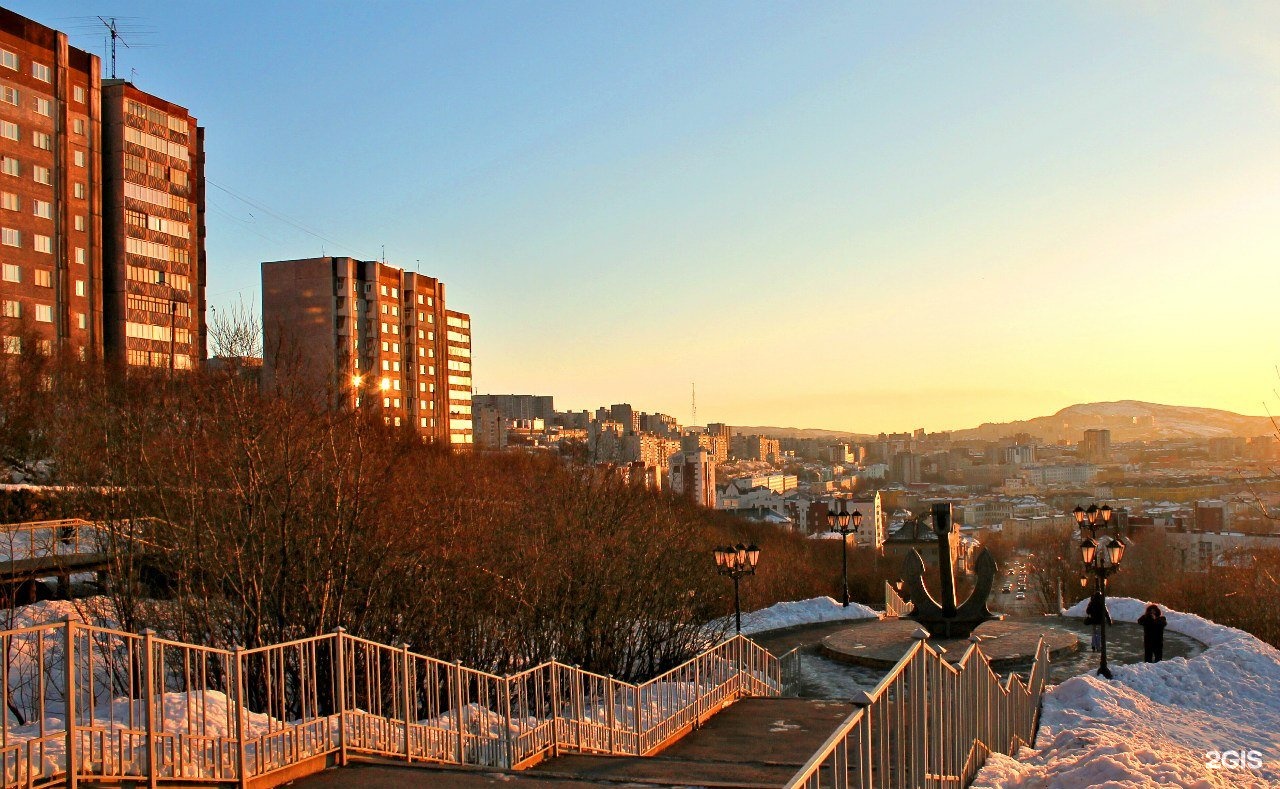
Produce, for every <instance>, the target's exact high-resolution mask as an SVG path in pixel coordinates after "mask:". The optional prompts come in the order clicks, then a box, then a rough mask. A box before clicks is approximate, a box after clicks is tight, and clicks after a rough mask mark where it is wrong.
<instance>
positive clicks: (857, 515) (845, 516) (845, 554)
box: [827, 501, 862, 608]
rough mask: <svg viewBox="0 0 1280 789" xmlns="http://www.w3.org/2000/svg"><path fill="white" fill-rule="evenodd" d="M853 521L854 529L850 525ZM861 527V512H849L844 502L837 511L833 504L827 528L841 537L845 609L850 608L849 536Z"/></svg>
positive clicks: (842, 585) (833, 503)
mask: <svg viewBox="0 0 1280 789" xmlns="http://www.w3.org/2000/svg"><path fill="white" fill-rule="evenodd" d="M851 520H852V521H853V526H852V527H850V525H849V521H851ZM860 526H862V513H861V512H858V511H857V510H854V511H853V512H849V511H848V506H847V505H846V504H845V502H844V501H841V502H840V509H839V511H837V510H836V505H835V502H834V501H833V502H832V503H831V508H830V509H828V510H827V528H828V529H830V530H831V531H833V532H836V533H837V534H839V535H840V588H841V589H843V590H844V597H843V598H841V600H842V602H841V605H843V606H844V607H845V608H848V607H849V535H850V534H857V533H858V528H859V527H860Z"/></svg>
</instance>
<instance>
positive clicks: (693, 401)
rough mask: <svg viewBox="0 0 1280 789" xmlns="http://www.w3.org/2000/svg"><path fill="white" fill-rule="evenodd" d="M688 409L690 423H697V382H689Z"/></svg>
mask: <svg viewBox="0 0 1280 789" xmlns="http://www.w3.org/2000/svg"><path fill="white" fill-rule="evenodd" d="M689 411H690V419H689V421H690V424H694V425H696V424H698V384H697V383H696V382H695V383H691V384H689Z"/></svg>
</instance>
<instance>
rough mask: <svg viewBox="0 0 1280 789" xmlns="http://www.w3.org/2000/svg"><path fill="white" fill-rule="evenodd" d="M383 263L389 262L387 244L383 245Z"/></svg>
mask: <svg viewBox="0 0 1280 789" xmlns="http://www.w3.org/2000/svg"><path fill="white" fill-rule="evenodd" d="M382 262H383V263H386V262H387V245H386V244H383V245H382Z"/></svg>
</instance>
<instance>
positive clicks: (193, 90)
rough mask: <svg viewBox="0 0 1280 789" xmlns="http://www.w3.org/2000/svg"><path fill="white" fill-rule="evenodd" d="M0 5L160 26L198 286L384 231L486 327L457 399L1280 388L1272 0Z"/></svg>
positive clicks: (849, 418) (814, 413)
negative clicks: (199, 170) (189, 135)
mask: <svg viewBox="0 0 1280 789" xmlns="http://www.w3.org/2000/svg"><path fill="white" fill-rule="evenodd" d="M4 4H5V5H6V6H7V7H9V8H12V9H14V10H16V11H18V12H20V13H23V14H25V15H27V16H30V17H32V18H35V19H37V20H38V21H41V22H43V23H45V24H48V25H50V26H52V27H58V28H61V29H64V30H68V31H69V32H72V33H75V32H76V29H77V28H78V26H79V25H81V24H83V15H86V14H97V13H107V12H111V13H115V14H118V15H120V16H132V17H137V19H134V20H128V23H129V24H133V25H135V26H145V27H147V28H150V29H151V30H154V31H155V34H154V35H153V36H151V41H152V42H154V43H155V44H157V46H154V47H150V48H139V49H133V50H122V51H121V57H120V68H119V71H120V75H121V76H124V77H128V76H130V75H131V74H132V75H133V78H134V81H135V82H136V83H137V84H138V85H139V87H141V88H143V89H145V90H149V91H151V92H153V93H156V94H158V95H160V96H163V97H165V98H168V99H170V100H173V101H175V102H177V103H180V104H184V105H185V106H187V107H189V108H190V109H191V111H192V112H193V113H194V114H195V115H196V116H197V117H198V118H199V119H200V122H201V123H202V124H203V125H205V126H206V127H207V129H208V131H207V153H208V162H207V177H208V179H209V181H210V183H211V187H210V189H209V192H208V194H209V211H208V253H209V284H208V294H209V301H210V303H211V304H213V305H215V306H219V305H221V306H223V307H225V306H226V305H228V304H230V303H232V302H234V301H235V300H237V299H240V298H243V299H244V300H246V301H251V302H253V303H254V304H255V305H256V304H257V303H258V301H259V298H260V297H259V286H258V277H259V274H258V264H259V262H260V261H262V260H274V259H282V258H292V257H306V256H313V255H318V254H320V253H321V251H322V250H323V251H324V252H325V253H326V254H340V255H342V254H351V255H355V256H358V257H364V258H375V257H378V256H379V255H380V254H381V250H382V248H383V246H384V245H385V248H386V257H387V259H388V260H389V261H390V262H391V263H393V264H397V265H402V266H405V267H408V268H418V269H419V270H421V271H423V272H425V273H428V274H431V275H434V276H438V277H440V278H441V279H443V280H444V281H445V282H446V283H447V286H448V299H449V303H450V305H451V306H452V307H453V308H455V309H461V310H464V311H468V312H470V313H471V314H472V316H473V327H474V346H475V365H476V370H475V385H476V390H477V391H478V392H532V393H540V394H554V395H555V396H556V402H557V405H558V406H559V407H561V408H575V409H581V408H588V407H591V408H594V407H595V406H597V405H600V404H607V403H611V402H620V401H624V400H625V401H629V402H631V403H633V404H634V405H635V406H636V407H637V408H641V409H643V410H649V411H655V410H656V411H663V412H666V413H671V414H674V415H676V416H677V417H679V418H681V419H682V420H683V421H687V420H688V419H689V390H690V383H691V382H694V381H696V382H697V388H698V416H699V421H700V422H705V421H724V422H728V423H730V424H775V425H792V426H798V427H827V428H835V429H849V430H857V431H863V432H878V431H881V430H886V431H893V430H909V429H912V428H916V427H924V428H927V429H929V430H939V429H947V428H960V427H969V426H972V425H975V424H977V423H979V422H982V421H1004V420H1008V419H1018V418H1028V417H1033V416H1038V415H1042V414H1046V413H1051V412H1053V411H1055V410H1057V409H1059V408H1061V407H1063V406H1066V405H1069V404H1071V403H1075V402H1087V401H1093V400H1113V399H1122V398H1133V399H1140V400H1149V401H1154V402H1164V403H1171V404H1177V405H1201V406H1211V407H1219V408H1226V409H1230V410H1235V411H1240V412H1243V413H1250V414H1257V413H1262V412H1263V408H1264V403H1266V404H1268V405H1269V406H1270V407H1271V409H1272V410H1273V411H1276V410H1280V398H1277V396H1276V395H1275V393H1274V390H1275V389H1276V387H1277V384H1280V381H1278V379H1277V374H1276V368H1275V364H1276V362H1277V361H1280V347H1278V345H1280V342H1278V340H1277V338H1278V337H1280V309H1278V308H1277V307H1278V305H1277V298H1278V297H1280V5H1277V4H1275V3H1270V4H1268V3H1259V4H1257V5H1249V4H1246V3H1240V2H1230V3H1219V2H1206V3H1191V2H1168V3H1128V4H1125V3H1088V2H1077V3H1049V2H1043V3H1025V2H1010V3H998V2H981V3H976V2H975V3H963V4H962V3H938V4H933V3H904V2H894V3H887V2H886V3H874V4H873V3H853V2H846V3H819V2H807V3H781V2H778V3H743V2H725V3H660V2H643V3H615V2H603V3H602V2H584V3H541V2H539V3H532V2H507V3H487V2H462V3H419V2H400V3H392V2H360V3H345V2H344V3H339V2H316V1H315V0H308V1H307V2H271V1H269V0H268V2H255V3H233V2H220V3H214V2H173V1H172V0H165V1H163V2H130V0H117V2H116V3H115V4H113V5H111V6H110V7H108V6H106V5H103V6H99V5H98V4H96V3H89V2H64V1H63V0H7V2H5V3H4ZM72 41H73V43H75V44H76V45H78V46H80V47H82V48H85V49H91V50H94V51H97V52H99V53H101V52H102V50H103V44H102V39H101V37H100V36H99V35H96V34H84V35H74V36H73V39H72ZM134 69H136V74H134V72H133V70H134ZM232 193H234V194H232ZM242 197H243V198H246V199H247V200H249V201H250V202H249V203H246V202H244V201H243V200H242V199H240V198H242ZM281 217H283V218H287V220H288V221H284V220H282V219H281ZM295 225H302V226H305V227H306V228H308V229H310V230H312V231H315V233H316V234H318V235H319V236H322V237H323V238H319V237H317V235H316V234H311V233H307V232H303V231H302V230H300V229H298V228H297V227H296V226H295Z"/></svg>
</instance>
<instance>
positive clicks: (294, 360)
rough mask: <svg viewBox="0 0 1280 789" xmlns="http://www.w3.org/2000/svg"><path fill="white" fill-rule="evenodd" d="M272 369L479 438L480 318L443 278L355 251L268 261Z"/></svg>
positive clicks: (402, 418) (445, 434)
mask: <svg viewBox="0 0 1280 789" xmlns="http://www.w3.org/2000/svg"><path fill="white" fill-rule="evenodd" d="M262 318H263V341H264V342H263V350H264V359H263V378H264V382H265V383H266V384H267V385H268V386H271V385H274V384H275V383H277V382H280V381H282V380H284V378H283V376H284V375H286V374H293V373H296V374H297V375H298V376H300V379H299V380H306V381H311V382H313V383H315V384H317V385H320V386H323V387H326V388H327V389H328V390H329V391H330V392H331V393H332V396H333V397H335V398H336V399H338V400H340V401H343V402H346V403H348V404H350V405H351V406H353V407H369V408H376V409H378V410H379V411H380V413H381V414H382V416H383V418H384V419H385V420H386V421H387V423H388V424H393V425H396V426H404V427H410V428H412V429H413V430H414V431H416V432H417V433H418V435H420V436H421V437H423V438H424V439H429V440H434V441H438V442H442V443H448V444H452V445H456V446H470V445H471V444H472V443H473V436H474V430H473V424H472V405H471V319H470V317H469V316H468V315H467V314H466V313H462V312H457V311H454V310H449V309H446V307H445V287H444V283H442V282H440V281H439V280H438V279H435V278H434V277H428V276H425V275H422V274H418V273H415V272H411V271H404V270H402V269H399V268H396V267H394V266H390V265H387V264H386V263H382V262H379V261H369V260H355V259H353V258H349V257H324V258H308V259H302V260H282V261H274V262H266V263H263V264H262Z"/></svg>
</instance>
